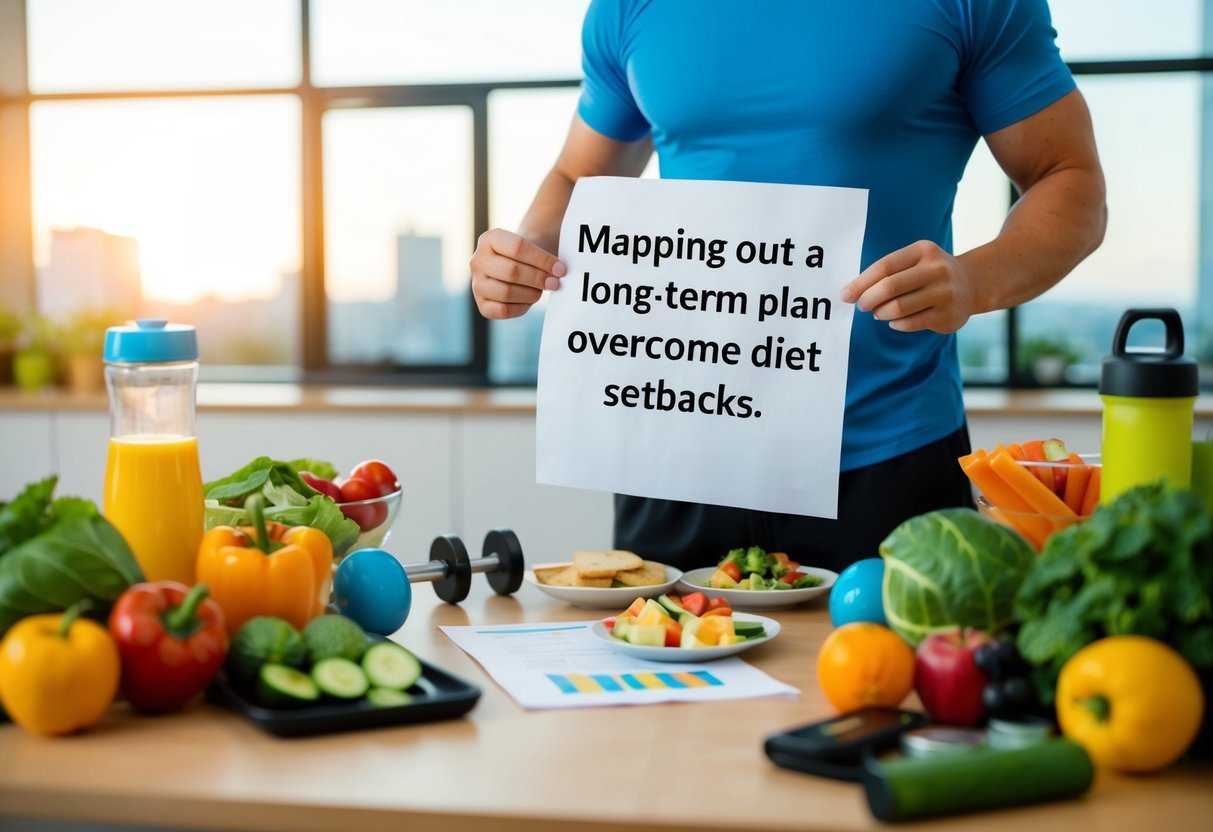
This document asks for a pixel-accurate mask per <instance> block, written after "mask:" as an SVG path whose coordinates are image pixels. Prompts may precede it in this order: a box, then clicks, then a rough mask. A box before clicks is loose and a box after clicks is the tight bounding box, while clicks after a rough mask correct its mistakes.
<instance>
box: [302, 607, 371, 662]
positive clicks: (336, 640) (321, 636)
mask: <svg viewBox="0 0 1213 832" xmlns="http://www.w3.org/2000/svg"><path fill="white" fill-rule="evenodd" d="M303 640H304V642H305V643H306V644H307V652H308V658H309V659H310V660H311V662H312V664H316V663H318V662H322V661H324V660H325V659H333V658H337V659H349V660H350V661H352V662H356V661H358V660H359V659H361V658H362V654H363V653H365V652H366V633H364V632H363V631H362V628H361V627H359V626H358V622H356V621H354V619H352V618H346V617H345V616H344V615H322V616H319V617H318V618H313V619H312V620H311V621H309V622H308V623H307V626H306V627H304V628H303Z"/></svg>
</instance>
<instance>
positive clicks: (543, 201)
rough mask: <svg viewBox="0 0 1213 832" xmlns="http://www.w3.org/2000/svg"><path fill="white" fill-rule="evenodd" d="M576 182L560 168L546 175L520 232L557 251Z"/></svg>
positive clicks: (548, 248)
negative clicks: (566, 210)
mask: <svg viewBox="0 0 1213 832" xmlns="http://www.w3.org/2000/svg"><path fill="white" fill-rule="evenodd" d="M573 184H574V183H573V180H572V179H570V178H569V177H568V176H566V175H565V174H564V173H562V172H561V171H560V170H559V169H558V168H556V169H553V170H552V171H551V172H550V173H549V174H548V175H547V176H546V177H544V180H543V182H541V183H540V185H539V190H538V191H537V192H536V193H535V199H534V200H533V201H532V202H531V207H530V208H529V209H527V212H526V215H525V216H524V217H523V218H522V224H521V225H519V226H518V233H519V234H520V235H521V236H523V237H525V238H526V239H528V240H530V241H531V242H532V243H534V244H535V245H537V246H539V247H540V248H542V249H545V250H546V251H550V252H552V253H555V252H556V248H557V246H559V244H560V224H561V223H562V222H563V221H564V212H565V209H567V208H568V207H569V197H571V196H572V195H573Z"/></svg>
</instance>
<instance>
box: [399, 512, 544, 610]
mask: <svg viewBox="0 0 1213 832" xmlns="http://www.w3.org/2000/svg"><path fill="white" fill-rule="evenodd" d="M482 552H483V553H482V555H481V556H480V557H478V558H469V557H468V550H467V548H465V547H464V545H463V541H462V540H460V539H459V538H458V537H457V536H456V535H453V534H444V535H442V536H441V537H436V538H434V542H433V543H432V544H431V545H430V560H429V561H428V562H427V563H408V564H405V565H404V573H405V574H406V575H408V578H409V583H413V584H416V583H424V582H427V581H432V582H433V583H434V592H435V593H436V594H437V595H438V597H439V598H441V599H442V600H443V601H446V602H447V603H448V604H458V603H459V602H460V601H462V600H463V599H464V598H467V597H468V593H469V592H471V590H472V575H473V574H474V573H476V572H483V573H485V577H487V578H488V579H489V586H491V587H492V588H493V591H494V592H496V593H497V594H498V595H512V594H513V593H515V592H517V591H518V588H519V587H520V586H522V575H523V573H524V572H525V571H526V565H525V563H524V562H523V559H522V546H521V545H520V544H519V543H518V537H517V535H515V534H514V533H513V532H512V531H510V530H509V529H494V530H493V531H491V532H489V533H488V534H486V535H485V536H484V548H483V550H482Z"/></svg>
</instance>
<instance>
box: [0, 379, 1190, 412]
mask: <svg viewBox="0 0 1213 832" xmlns="http://www.w3.org/2000/svg"><path fill="white" fill-rule="evenodd" d="M964 400H965V409H966V410H967V411H968V412H969V413H970V414H1007V415H1017V416H1050V415H1064V416H1083V415H1098V414H1100V413H1102V412H1103V405H1102V403H1101V402H1100V399H1099V396H1098V394H1097V393H1096V392H1095V391H1094V390H999V389H995V388H969V389H966V390H965V391H964ZM107 407H108V403H107V401H106V397H105V393H104V392H99V393H74V392H70V391H66V390H46V391H42V392H39V393H25V392H22V391H20V390H18V389H16V388H14V387H0V410H14V411H18V410H40V411H46V410H54V411H80V410H85V411H87V410H106V409H107ZM198 409H199V410H200V411H213V412H245V413H255V412H278V411H300V412H311V413H326V412H340V411H355V412H387V413H472V414H484V413H534V412H535V388H533V387H498V388H481V387H414V386H386V385H385V386H379V387H355V386H343V385H324V384H287V383H276V382H253V383H220V382H203V383H201V384H199V385H198ZM1195 411H1196V416H1197V417H1209V416H1213V394H1207V393H1206V394H1203V395H1201V396H1200V397H1199V398H1197V400H1196V408H1195Z"/></svg>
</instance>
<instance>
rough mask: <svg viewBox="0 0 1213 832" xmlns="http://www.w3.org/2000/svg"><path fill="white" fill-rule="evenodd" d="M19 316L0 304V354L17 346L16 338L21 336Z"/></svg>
mask: <svg viewBox="0 0 1213 832" xmlns="http://www.w3.org/2000/svg"><path fill="white" fill-rule="evenodd" d="M21 327H22V322H21V316H20V315H18V314H17V313H16V312H14V311H13V310H12V309H10V308H9V307H8V306H7V305H5V304H3V303H0V352H5V351H8V350H11V349H13V348H14V347H15V346H16V344H17V336H18V335H20V334H21Z"/></svg>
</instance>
